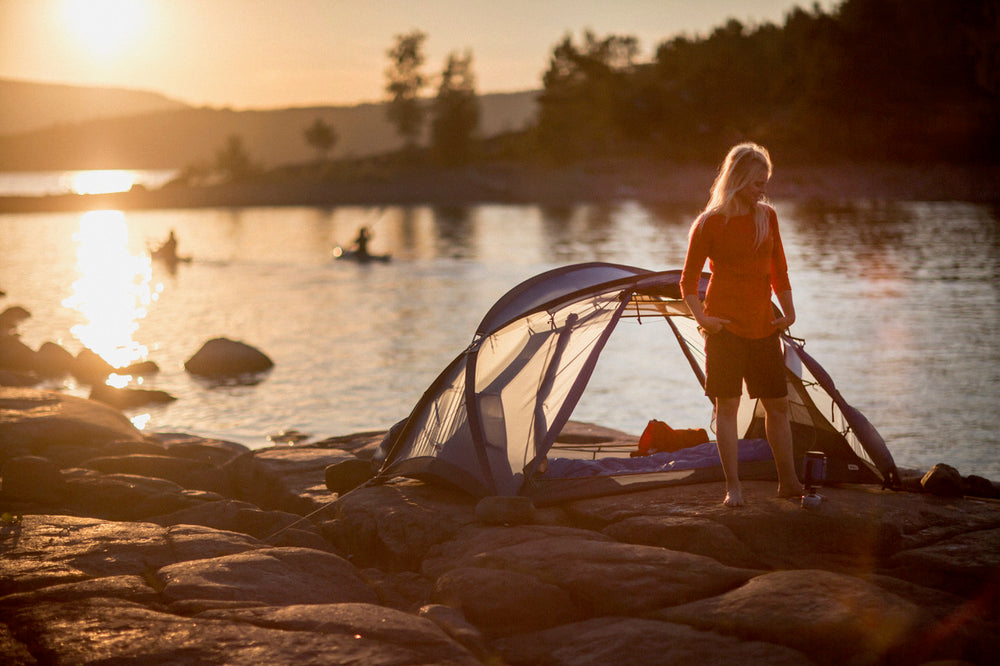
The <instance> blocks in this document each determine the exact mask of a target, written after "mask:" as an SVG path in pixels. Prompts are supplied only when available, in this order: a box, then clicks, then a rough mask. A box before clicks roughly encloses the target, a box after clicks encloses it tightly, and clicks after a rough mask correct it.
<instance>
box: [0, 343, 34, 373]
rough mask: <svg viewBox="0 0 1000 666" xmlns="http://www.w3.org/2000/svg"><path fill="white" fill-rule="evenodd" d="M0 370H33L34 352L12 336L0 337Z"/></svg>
mask: <svg viewBox="0 0 1000 666" xmlns="http://www.w3.org/2000/svg"><path fill="white" fill-rule="evenodd" d="M0 368H2V369H4V370H13V371H15V372H30V371H33V370H34V369H35V350H33V349H32V348H31V347H29V346H28V345H26V344H24V343H23V342H21V340H20V338H18V337H16V336H13V335H0Z"/></svg>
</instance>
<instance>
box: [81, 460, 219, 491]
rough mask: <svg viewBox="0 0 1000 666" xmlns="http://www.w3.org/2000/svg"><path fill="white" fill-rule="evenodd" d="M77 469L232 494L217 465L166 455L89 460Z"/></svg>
mask: <svg viewBox="0 0 1000 666" xmlns="http://www.w3.org/2000/svg"><path fill="white" fill-rule="evenodd" d="M80 467H84V468H87V469H93V470H97V471H98V472H103V473H105V474H134V475H138V476H144V477H150V478H156V479H167V480H169V481H173V482H174V483H176V484H177V485H179V486H180V487H181V488H187V489H190V490H208V491H210V492H215V493H220V494H222V495H228V496H232V495H233V483H232V480H231V479H230V478H229V476H228V475H227V474H226V473H225V472H224V471H223V469H222V468H220V467H219V466H218V465H213V464H212V463H208V462H203V461H200V460H194V459H191V458H178V457H175V456H169V455H149V454H142V453H132V454H128V455H120V456H102V457H98V458H90V459H89V460H85V461H83V462H81V463H80Z"/></svg>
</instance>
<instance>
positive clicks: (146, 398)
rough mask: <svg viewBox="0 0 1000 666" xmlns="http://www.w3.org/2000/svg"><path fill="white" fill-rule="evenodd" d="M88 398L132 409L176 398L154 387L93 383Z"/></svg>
mask: <svg viewBox="0 0 1000 666" xmlns="http://www.w3.org/2000/svg"><path fill="white" fill-rule="evenodd" d="M90 399H91V400H97V401H98V402H103V403H104V404H106V405H111V406H112V407H117V408H118V409H134V408H136V407H142V406H143V405H149V404H155V405H162V404H165V403H168V402H173V401H174V400H176V399H177V398H175V397H174V396H172V395H170V394H169V393H167V392H166V391H159V390H155V389H135V388H116V387H114V386H108V385H107V384H95V385H94V386H93V387H92V388H91V389H90Z"/></svg>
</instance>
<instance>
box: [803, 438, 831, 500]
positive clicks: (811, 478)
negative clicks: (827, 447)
mask: <svg viewBox="0 0 1000 666" xmlns="http://www.w3.org/2000/svg"><path fill="white" fill-rule="evenodd" d="M825 479H826V456H825V455H823V452H822V451H806V455H805V457H804V458H803V459H802V483H803V485H804V486H805V492H803V493H802V506H803V508H806V509H815V508H816V507H818V506H819V505H820V503H821V502H822V501H823V496H822V495H820V494H819V493H818V492H816V491H817V490H818V489H819V487H820V485H821V484H822V482H823V480H825Z"/></svg>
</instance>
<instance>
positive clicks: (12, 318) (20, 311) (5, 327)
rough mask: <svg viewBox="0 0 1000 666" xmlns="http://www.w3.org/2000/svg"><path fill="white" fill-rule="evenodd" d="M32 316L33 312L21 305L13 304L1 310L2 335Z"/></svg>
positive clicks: (0, 331)
mask: <svg viewBox="0 0 1000 666" xmlns="http://www.w3.org/2000/svg"><path fill="white" fill-rule="evenodd" d="M30 317H31V313H30V312H28V311H27V310H26V309H25V308H23V307H21V306H20V305H12V306H10V307H8V308H5V309H4V311H3V312H0V335H5V334H8V333H10V332H11V331H13V330H15V329H16V328H17V327H18V325H19V324H20V323H21V322H22V321H24V320H25V319H28V318H30Z"/></svg>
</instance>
